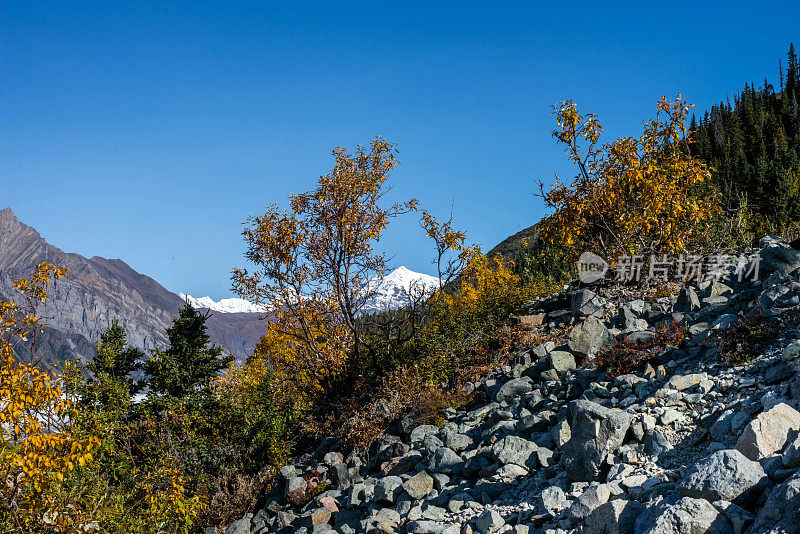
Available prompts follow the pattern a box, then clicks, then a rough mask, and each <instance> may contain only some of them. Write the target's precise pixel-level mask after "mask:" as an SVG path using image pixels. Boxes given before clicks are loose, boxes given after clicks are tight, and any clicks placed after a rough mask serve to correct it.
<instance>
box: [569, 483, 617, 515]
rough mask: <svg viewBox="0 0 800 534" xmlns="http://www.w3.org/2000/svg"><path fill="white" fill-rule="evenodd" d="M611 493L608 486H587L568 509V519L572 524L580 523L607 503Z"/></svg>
mask: <svg viewBox="0 0 800 534" xmlns="http://www.w3.org/2000/svg"><path fill="white" fill-rule="evenodd" d="M610 497H611V491H610V489H609V487H608V484H599V485H597V486H589V487H588V488H587V489H586V491H584V492H583V493H581V495H580V497H578V498H577V499H576V500H575V502H573V503H572V506H570V508H569V519H570V521H572V522H573V523H580V522H582V521H583V520H584V519H586V518H587V517H588V516H589V514H591V513H592V512H593V511H594V510H595V509H596V508H597V507H599V506H600V505H602V504H605V503H607V502H608V499H609V498H610Z"/></svg>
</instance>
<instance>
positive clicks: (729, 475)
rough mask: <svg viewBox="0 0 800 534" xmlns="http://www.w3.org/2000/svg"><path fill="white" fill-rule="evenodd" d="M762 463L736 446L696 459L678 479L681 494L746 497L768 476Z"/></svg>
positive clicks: (728, 498)
mask: <svg viewBox="0 0 800 534" xmlns="http://www.w3.org/2000/svg"><path fill="white" fill-rule="evenodd" d="M766 476H767V475H766V473H765V472H764V468H763V467H761V464H759V463H758V462H754V461H752V460H749V459H748V458H746V457H745V456H744V455H743V454H742V453H741V452H739V451H736V450H729V449H726V450H721V451H717V452H715V453H713V454H711V455H709V456H707V457H705V458H703V459H702V460H700V461H699V462H697V463H695V464H694V465H693V466H692V467H691V468H689V470H688V471H687V472H686V475H685V476H684V477H683V479H681V480H680V482H678V490H679V491H680V492H681V495H684V496H686V497H695V498H702V499H706V500H707V501H709V502H714V501H718V500H723V501H731V502H736V501H742V500H744V499H747V498H748V497H749V496H750V494H751V493H752V491H754V490H755V489H757V488H758V487H759V485H760V484H761V483H762V482H763V481H764V480H765V478H766Z"/></svg>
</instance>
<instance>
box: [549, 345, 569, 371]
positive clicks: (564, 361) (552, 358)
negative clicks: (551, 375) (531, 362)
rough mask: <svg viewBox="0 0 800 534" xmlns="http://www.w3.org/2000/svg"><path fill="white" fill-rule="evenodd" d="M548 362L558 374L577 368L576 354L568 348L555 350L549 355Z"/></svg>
mask: <svg viewBox="0 0 800 534" xmlns="http://www.w3.org/2000/svg"><path fill="white" fill-rule="evenodd" d="M547 359H548V364H549V365H550V368H551V369H553V370H554V371H555V372H557V373H558V374H561V373H563V372H565V371H569V370H570V369H575V367H576V365H575V356H573V355H572V353H571V352H568V351H566V350H554V351H553V352H551V353H550V354H549V355H548V356H547Z"/></svg>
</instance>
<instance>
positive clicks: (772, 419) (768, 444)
mask: <svg viewBox="0 0 800 534" xmlns="http://www.w3.org/2000/svg"><path fill="white" fill-rule="evenodd" d="M797 430H800V413H798V411H797V410H795V409H794V408H792V407H791V406H789V405H788V404H784V403H780V404H778V405H776V406H774V407H773V408H771V409H770V410H768V411H766V412H763V413H760V414H758V416H757V417H756V418H755V419H753V420H752V421H750V423H749V424H748V425H747V426H746V427H745V429H744V431H743V432H742V435H741V436H740V437H739V441H738V442H737V443H736V449H737V450H739V451H741V452H742V454H744V455H745V456H747V457H748V458H750V459H751V460H760V459H761V458H764V457H766V456H769V455H770V454H772V453H774V452H777V451H780V450H783V447H784V446H786V443H787V442H788V440H789V436H790V435H792V434H793V432H796V431H797Z"/></svg>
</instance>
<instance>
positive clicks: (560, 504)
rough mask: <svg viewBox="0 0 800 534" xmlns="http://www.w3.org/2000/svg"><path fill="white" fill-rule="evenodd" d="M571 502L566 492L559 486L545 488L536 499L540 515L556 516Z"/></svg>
mask: <svg viewBox="0 0 800 534" xmlns="http://www.w3.org/2000/svg"><path fill="white" fill-rule="evenodd" d="M568 502H569V501H567V496H566V494H565V493H564V490H562V489H561V488H559V487H558V486H550V487H549V488H545V489H543V490H542V492H541V493H540V494H539V496H538V497H537V498H536V509H537V511H538V512H539V513H540V514H551V515H556V514H557V513H558V512H560V511H561V510H563V509H564V507H565V506H566V505H567V503H568Z"/></svg>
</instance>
